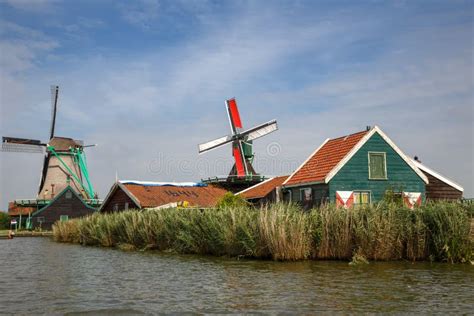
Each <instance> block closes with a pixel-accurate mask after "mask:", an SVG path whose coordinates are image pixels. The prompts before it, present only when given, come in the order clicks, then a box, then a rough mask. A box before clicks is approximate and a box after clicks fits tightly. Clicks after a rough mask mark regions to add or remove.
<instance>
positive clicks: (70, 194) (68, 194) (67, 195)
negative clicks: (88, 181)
mask: <svg viewBox="0 0 474 316" xmlns="http://www.w3.org/2000/svg"><path fill="white" fill-rule="evenodd" d="M71 198H72V192H71V191H67V192H66V199H71Z"/></svg>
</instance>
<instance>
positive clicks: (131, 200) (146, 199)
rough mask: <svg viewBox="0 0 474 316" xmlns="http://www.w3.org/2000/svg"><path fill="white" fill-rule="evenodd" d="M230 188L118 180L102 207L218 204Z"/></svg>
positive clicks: (124, 209)
mask: <svg viewBox="0 0 474 316" xmlns="http://www.w3.org/2000/svg"><path fill="white" fill-rule="evenodd" d="M226 192H227V191H226V190H224V189H222V188H219V187H216V186H213V185H207V184H203V183H192V182H185V183H173V182H148V181H117V182H116V183H115V184H114V185H113V186H112V188H111V189H110V191H109V194H108V195H107V197H106V198H105V200H104V202H103V204H102V206H101V208H100V211H101V212H118V211H127V210H129V209H145V208H166V207H176V206H190V207H198V208H208V207H214V206H216V204H217V202H218V200H219V199H220V198H221V197H222V196H223V195H224V194H225V193H226Z"/></svg>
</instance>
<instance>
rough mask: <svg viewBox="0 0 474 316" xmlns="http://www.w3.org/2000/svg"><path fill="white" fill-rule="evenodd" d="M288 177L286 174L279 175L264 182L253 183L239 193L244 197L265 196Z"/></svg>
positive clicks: (256, 197)
mask: <svg viewBox="0 0 474 316" xmlns="http://www.w3.org/2000/svg"><path fill="white" fill-rule="evenodd" d="M287 178H288V176H279V177H275V178H271V179H269V180H266V181H264V182H261V183H259V184H256V185H254V186H253V187H250V188H248V189H246V190H243V191H241V193H239V195H240V196H241V197H243V198H244V199H258V198H263V197H265V196H267V194H269V193H270V192H272V191H273V190H274V189H275V188H276V187H278V186H280V185H282V183H283V182H284V181H285V180H286V179H287Z"/></svg>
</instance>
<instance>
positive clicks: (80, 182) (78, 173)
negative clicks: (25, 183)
mask: <svg viewBox="0 0 474 316" xmlns="http://www.w3.org/2000/svg"><path fill="white" fill-rule="evenodd" d="M58 96H59V87H58V86H51V105H52V111H51V128H50V136H49V141H48V142H47V143H44V142H41V141H40V140H37V139H25V138H18V137H2V151H7V152H29V153H44V162H43V170H42V172H41V180H40V185H39V190H38V196H37V199H38V200H51V199H53V198H54V196H55V195H56V194H58V193H60V192H61V191H63V190H64V189H65V188H66V187H67V186H68V185H69V186H71V187H72V188H73V189H74V190H75V191H76V192H77V193H78V194H79V195H80V196H82V198H83V199H94V198H95V197H96V194H95V192H94V188H93V187H92V184H91V182H90V179H89V172H88V170H87V163H86V158H85V154H84V148H85V147H90V146H84V144H83V142H82V141H80V140H75V139H72V138H67V137H58V136H55V133H54V131H55V126H56V112H57V106H58ZM92 146H94V145H92Z"/></svg>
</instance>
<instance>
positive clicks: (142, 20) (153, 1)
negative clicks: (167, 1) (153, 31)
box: [117, 0, 160, 29]
mask: <svg viewBox="0 0 474 316" xmlns="http://www.w3.org/2000/svg"><path fill="white" fill-rule="evenodd" d="M117 7H118V9H119V11H120V13H121V15H122V18H123V19H124V20H125V21H127V22H128V23H130V24H132V25H134V26H138V27H141V28H145V29H146V28H149V27H150V24H151V23H152V22H153V21H154V20H155V19H157V18H158V16H159V9H160V2H159V1H158V0H139V1H132V2H130V3H127V4H125V3H119V4H118V6H117Z"/></svg>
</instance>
